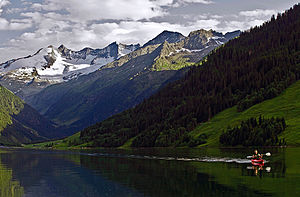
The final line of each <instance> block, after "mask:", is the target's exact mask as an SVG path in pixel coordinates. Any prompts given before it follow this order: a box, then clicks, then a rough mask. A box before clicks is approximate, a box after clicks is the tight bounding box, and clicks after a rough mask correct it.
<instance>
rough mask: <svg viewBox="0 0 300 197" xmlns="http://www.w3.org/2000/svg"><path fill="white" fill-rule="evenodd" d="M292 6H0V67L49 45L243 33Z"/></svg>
mask: <svg viewBox="0 0 300 197" xmlns="http://www.w3.org/2000/svg"><path fill="white" fill-rule="evenodd" d="M296 3H298V1H296V0H251V1H249V0H248V1H246V0H85V1H80V0H0V62H4V61H6V60H9V59H11V58H16V57H20V56H25V55H29V54H32V53H34V52H35V51H37V50H38V49H39V48H42V47H46V46H48V45H54V46H59V45H60V44H64V45H66V46H67V47H68V48H71V49H74V50H80V49H82V48H83V47H92V48H102V47H105V46H106V45H108V44H109V43H111V42H114V41H118V42H122V43H126V44H130V43H140V44H143V43H145V42H146V41H148V40H149V39H151V38H153V37H154V36H156V35H157V34H159V33H160V32H162V31H163V30H171V31H178V32H181V33H182V34H184V35H188V33H189V32H190V31H193V30H197V29H201V28H204V29H213V30H216V31H220V32H223V33H225V32H228V31H234V30H237V29H240V30H246V29H249V28H250V27H251V26H255V25H260V24H262V23H263V22H264V21H266V20H268V19H269V18H270V17H271V16H272V15H273V14H277V13H278V12H283V11H284V10H286V9H289V8H290V7H291V6H293V5H294V4H296Z"/></svg>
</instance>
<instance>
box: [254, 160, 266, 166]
mask: <svg viewBox="0 0 300 197" xmlns="http://www.w3.org/2000/svg"><path fill="white" fill-rule="evenodd" d="M264 162H265V161H264V160H263V159H251V163H252V165H255V166H262V165H264Z"/></svg>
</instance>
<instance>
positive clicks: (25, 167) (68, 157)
mask: <svg viewBox="0 0 300 197" xmlns="http://www.w3.org/2000/svg"><path fill="white" fill-rule="evenodd" d="M268 151H270V152H272V153H273V154H272V157H270V158H266V159H267V162H266V163H265V165H264V166H252V165H251V162H250V161H249V160H247V159H244V158H245V156H246V155H247V154H249V152H252V151H251V150H247V149H200V150H198V149H177V150H174V149H140V150H99V151H93V152H92V153H91V152H62V151H32V150H21V149H20V150H17V149H3V150H2V151H0V191H1V196H5V197H9V196H30V197H32V196H72V197H75V196H266V195H271V196H297V195H298V194H300V191H299V189H298V187H297V184H298V183H299V182H300V170H299V167H300V162H299V160H300V157H299V153H300V149H299V148H294V149H293V148H290V149H286V150H285V149H272V150H268Z"/></svg>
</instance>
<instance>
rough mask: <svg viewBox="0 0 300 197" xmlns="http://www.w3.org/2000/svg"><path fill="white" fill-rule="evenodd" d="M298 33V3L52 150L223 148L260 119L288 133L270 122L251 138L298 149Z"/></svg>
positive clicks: (299, 39)
mask: <svg viewBox="0 0 300 197" xmlns="http://www.w3.org/2000/svg"><path fill="white" fill-rule="evenodd" d="M190 35H193V33H191V34H190ZM299 35H300V5H299V4H298V5H295V6H294V7H293V8H291V9H290V10H288V11H286V12H285V13H283V14H278V15H277V17H276V18H275V16H273V17H272V18H271V20H270V21H268V22H265V23H264V24H263V25H262V26H259V27H254V28H252V29H250V30H249V31H247V32H243V33H242V34H241V35H240V36H239V37H238V38H237V39H233V40H231V41H229V42H228V43H227V44H226V45H224V46H223V47H219V48H218V49H217V50H213V51H212V53H210V54H209V55H208V56H207V57H206V58H205V59H204V60H203V61H201V62H198V63H196V65H195V66H193V67H191V69H189V70H188V71H187V73H186V74H185V76H184V77H182V78H181V79H179V80H177V81H173V82H170V83H168V84H167V85H166V86H164V87H162V88H161V89H160V90H158V92H156V93H155V94H153V95H152V96H150V97H149V98H148V99H145V100H144V101H143V102H141V103H140V104H138V105H136V106H135V107H133V108H130V109H128V110H125V111H123V112H121V113H119V114H116V115H113V116H111V117H110V118H107V119H106V120H104V121H101V122H98V123H97V124H95V125H93V126H90V127H88V128H85V129H83V130H82V131H81V132H79V133H77V134H76V135H73V136H71V137H69V138H67V139H64V140H63V141H58V142H55V143H53V146H54V147H55V146H56V145H58V144H65V145H67V146H77V147H78V146H79V147H80V146H92V147H120V146H123V147H169V146H191V147H195V146H206V145H214V146H221V145H222V144H220V143H221V140H219V139H220V138H219V137H220V135H221V134H222V131H223V132H224V130H225V129H226V128H240V127H239V125H240V124H242V126H243V124H245V121H248V122H249V121H252V122H255V123H253V124H254V125H255V124H256V119H257V118H258V116H260V117H261V115H263V116H266V117H268V118H270V120H271V121H272V120H275V118H276V120H284V121H283V122H284V125H286V126H284V127H286V128H287V129H286V131H284V132H282V133H280V134H275V133H274V131H276V128H273V125H272V124H267V125H265V126H264V128H259V129H260V130H255V129H254V130H253V131H251V132H253V133H252V134H253V136H252V137H255V139H257V140H258V141H259V140H260V141H262V139H264V140H266V141H268V143H269V144H275V145H276V144H278V143H279V145H280V142H287V144H290V145H299V144H300V141H299V139H300V138H299V126H300V125H299V102H300V99H299V91H298V87H299V79H300V50H299V49H300V37H299ZM190 37H192V36H190ZM185 43H188V41H186V42H185ZM175 44H176V43H175ZM163 45H166V44H165V43H164V44H163ZM173 46H174V45H173ZM190 46H197V45H196V44H195V43H193V44H192V45H190ZM161 48H163V47H161ZM168 48H169V47H168ZM189 50H195V48H193V47H190V48H189ZM274 115H275V117H274ZM243 121H244V122H243ZM285 122H286V123H285ZM244 126H245V125H244ZM241 128H242V127H241ZM262 129H264V130H262ZM283 130H284V128H283ZM265 131H266V132H265ZM245 134H247V133H245ZM252 134H251V135H252ZM227 135H230V134H227ZM265 135H267V136H271V138H272V139H275V141H273V142H272V141H270V140H271V138H270V139H268V138H266V136H265ZM228 139H233V138H230V136H228ZM276 139H277V141H276ZM251 140H253V139H251ZM253 141H255V140H253ZM234 143H235V142H232V143H231V144H234ZM242 143H247V142H242ZM260 144H261V143H260Z"/></svg>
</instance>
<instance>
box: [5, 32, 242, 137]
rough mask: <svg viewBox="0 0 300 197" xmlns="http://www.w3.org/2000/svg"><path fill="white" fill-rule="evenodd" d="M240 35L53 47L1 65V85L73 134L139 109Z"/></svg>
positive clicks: (167, 37) (163, 37)
mask: <svg viewBox="0 0 300 197" xmlns="http://www.w3.org/2000/svg"><path fill="white" fill-rule="evenodd" d="M239 34H240V31H235V32H231V33H227V34H225V35H223V34H222V33H218V32H215V31H213V30H209V31H206V30H197V31H194V32H191V33H190V34H189V35H188V36H187V37H185V36H183V35H182V34H180V33H177V32H170V31H163V32H162V33H161V34H159V35H158V36H156V37H155V38H154V39H152V40H150V41H149V42H147V43H146V44H144V45H143V46H142V47H141V46H140V45H139V44H136V45H124V44H119V43H116V42H114V43H112V44H110V45H109V46H107V47H105V48H104V49H91V48H84V49H82V50H80V51H72V50H70V49H68V48H66V47H65V46H64V45H61V46H60V47H58V48H55V47H53V46H49V47H47V48H45V49H40V50H39V51H38V52H37V53H35V54H34V55H31V56H28V57H25V58H18V59H14V60H10V61H8V62H6V63H3V64H1V65H0V70H1V75H2V77H1V79H0V83H1V84H2V85H3V86H5V87H6V88H8V89H10V90H11V91H13V92H14V93H15V94H16V95H18V96H20V97H21V98H22V99H24V100H25V102H26V103H28V104H29V105H30V106H32V107H33V108H35V109H36V110H37V111H39V112H40V113H41V114H43V115H44V116H45V117H46V118H47V119H49V120H51V121H52V122H54V123H55V126H56V127H57V128H58V129H59V130H62V131H63V133H64V135H70V134H72V133H74V132H76V131H79V130H81V129H83V128H85V127H87V126H89V125H92V124H94V123H96V122H99V121H101V120H104V119H106V118H107V117H110V116H112V115H114V114H116V113H119V112H122V111H124V110H126V109H128V108H130V107H133V106H135V105H137V104H138V103H140V102H142V101H143V100H144V99H145V98H148V97H149V96H151V95H152V94H154V93H155V92H156V91H157V90H159V89H160V88H162V87H164V86H165V85H166V84H167V83H170V82H172V81H175V80H177V79H179V78H181V77H183V76H184V74H185V73H186V72H187V71H188V69H189V68H190V66H191V65H193V64H194V63H196V62H199V61H201V60H202V59H203V57H205V56H206V55H207V54H209V53H210V52H211V51H212V50H214V49H215V48H217V47H219V46H221V45H223V44H224V43H226V42H228V41H229V40H230V39H232V38H235V37H237V36H239Z"/></svg>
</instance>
